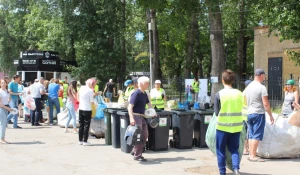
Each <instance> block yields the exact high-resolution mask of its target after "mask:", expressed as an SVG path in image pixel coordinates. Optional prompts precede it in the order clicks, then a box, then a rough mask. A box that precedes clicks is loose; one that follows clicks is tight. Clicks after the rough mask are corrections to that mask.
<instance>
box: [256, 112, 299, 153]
mask: <svg viewBox="0 0 300 175" xmlns="http://www.w3.org/2000/svg"><path fill="white" fill-rule="evenodd" d="M292 115H293V114H291V115H290V116H289V117H288V118H283V117H282V116H278V115H277V114H273V117H274V119H275V122H274V125H271V124H270V120H269V116H268V114H267V113H266V126H265V133H264V138H263V141H262V142H260V143H259V145H258V149H257V155H259V156H261V157H264V158H299V157H300V128H299V127H297V126H293V125H291V124H289V123H288V121H289V120H290V118H291V117H292Z"/></svg>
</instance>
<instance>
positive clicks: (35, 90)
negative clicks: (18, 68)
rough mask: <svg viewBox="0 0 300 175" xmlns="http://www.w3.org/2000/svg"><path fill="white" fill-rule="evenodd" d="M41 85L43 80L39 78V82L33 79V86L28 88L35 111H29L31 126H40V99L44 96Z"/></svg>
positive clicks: (43, 89)
mask: <svg viewBox="0 0 300 175" xmlns="http://www.w3.org/2000/svg"><path fill="white" fill-rule="evenodd" d="M43 84H44V78H43V77H41V78H40V80H38V79H35V80H34V84H33V85H31V86H30V87H29V91H28V93H29V94H31V96H32V98H33V99H34V102H35V106H36V108H35V110H30V119H31V126H41V124H39V120H40V118H41V117H42V116H43V114H42V101H41V97H42V95H43V94H45V88H44V85H43Z"/></svg>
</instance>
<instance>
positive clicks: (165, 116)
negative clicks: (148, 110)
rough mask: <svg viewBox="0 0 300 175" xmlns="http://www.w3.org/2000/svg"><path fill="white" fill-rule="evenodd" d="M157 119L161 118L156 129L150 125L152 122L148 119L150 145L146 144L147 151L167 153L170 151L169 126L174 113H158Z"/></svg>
mask: <svg viewBox="0 0 300 175" xmlns="http://www.w3.org/2000/svg"><path fill="white" fill-rule="evenodd" d="M156 114H157V117H159V124H158V126H157V127H156V128H152V127H150V125H149V123H150V121H151V120H152V119H151V118H148V119H147V121H148V144H146V149H150V150H152V151H166V150H168V147H169V145H168V141H169V126H170V116H172V112H170V111H159V112H156Z"/></svg>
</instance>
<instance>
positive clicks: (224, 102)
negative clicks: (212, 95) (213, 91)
mask: <svg viewBox="0 0 300 175" xmlns="http://www.w3.org/2000/svg"><path fill="white" fill-rule="evenodd" d="M219 94H220V102H221V109H220V112H219V115H218V118H217V129H218V130H220V131H224V132H229V133H236V132H241V131H242V129H243V119H244V117H243V116H242V109H243V105H244V97H243V94H242V92H241V91H239V90H237V89H222V90H221V91H219Z"/></svg>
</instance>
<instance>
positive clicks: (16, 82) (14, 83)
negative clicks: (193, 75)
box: [7, 75, 22, 129]
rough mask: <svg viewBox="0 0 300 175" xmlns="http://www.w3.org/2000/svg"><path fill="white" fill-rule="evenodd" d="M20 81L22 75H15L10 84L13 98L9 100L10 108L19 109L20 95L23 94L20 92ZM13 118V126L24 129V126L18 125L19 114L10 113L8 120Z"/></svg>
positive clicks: (10, 92) (9, 87)
mask: <svg viewBox="0 0 300 175" xmlns="http://www.w3.org/2000/svg"><path fill="white" fill-rule="evenodd" d="M19 81H20V76H19V75H14V76H13V81H11V82H10V83H9V84H8V93H9V94H10V97H11V100H10V101H9V107H10V108H16V109H18V105H19V104H18V99H19V95H22V93H18V88H19ZM12 118H14V125H13V128H15V129H22V127H20V126H18V114H11V113H10V114H8V116H7V121H8V122H9V121H10V120H11V119H12Z"/></svg>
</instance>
